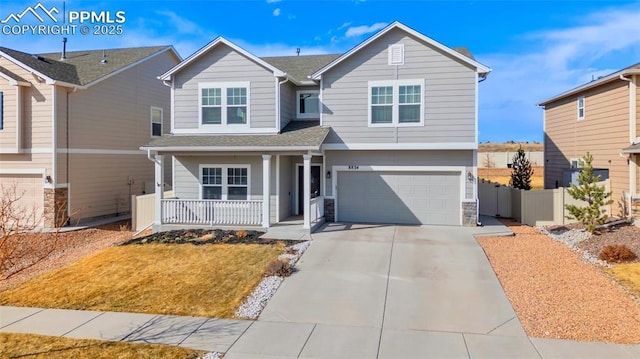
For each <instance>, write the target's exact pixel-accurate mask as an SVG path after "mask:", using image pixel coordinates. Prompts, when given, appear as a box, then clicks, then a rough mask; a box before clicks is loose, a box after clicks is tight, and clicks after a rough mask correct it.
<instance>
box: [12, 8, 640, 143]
mask: <svg viewBox="0 0 640 359" xmlns="http://www.w3.org/2000/svg"><path fill="white" fill-rule="evenodd" d="M42 3H43V4H44V5H45V7H47V8H51V7H52V6H55V7H57V8H58V9H60V10H62V3H63V2H62V1H61V0H60V1H42ZM35 4H37V1H36V0H27V1H25V0H22V1H13V0H2V2H1V3H0V18H2V19H4V18H5V17H6V16H8V15H9V14H10V13H14V12H16V13H19V12H22V11H23V10H24V9H25V7H26V6H28V5H31V6H34V5H35ZM65 4H66V9H67V10H75V11H81V10H83V11H96V12H100V11H110V12H112V13H115V12H116V11H119V10H121V11H124V12H125V17H126V19H125V21H124V23H123V24H122V30H123V34H122V35H100V36H99V35H80V34H77V35H74V36H67V37H69V43H68V49H69V50H70V51H73V50H81V49H102V48H114V47H129V46H146V45H164V44H171V45H173V46H174V47H175V48H176V49H177V50H178V52H179V53H180V54H181V55H182V57H187V56H189V55H190V54H191V53H193V52H194V51H195V50H197V49H198V48H200V47H202V46H204V45H206V44H207V43H208V42H209V41H211V40H213V39H214V38H215V37H216V36H219V35H221V36H224V37H226V38H227V39H230V40H231V41H234V42H235V43H237V44H239V45H241V46H242V47H244V48H246V49H247V50H249V51H251V52H253V53H255V54H256V55H258V56H270V55H295V49H296V48H301V54H307V55H309V54H319V53H342V52H345V51H347V50H349V49H350V48H352V47H353V46H355V45H357V44H358V43H360V42H362V41H363V40H365V39H366V38H367V37H369V36H371V35H372V34H373V33H375V31H377V30H379V29H380V28H382V27H384V26H385V25H387V24H389V23H390V22H393V21H395V20H398V21H400V22H403V23H405V24H406V25H408V26H410V27H412V28H414V29H416V30H417V31H420V32H421V33H423V34H425V35H427V36H429V37H431V38H433V39H435V40H437V41H439V42H441V43H443V44H445V45H447V46H450V47H457V46H466V47H468V48H469V49H470V50H471V52H472V53H473V54H474V56H475V57H476V60H478V61H480V62H481V63H483V64H485V65H487V66H489V67H491V68H492V69H493V72H492V73H491V75H490V76H489V78H488V80H487V81H485V82H483V83H482V84H481V85H480V102H479V116H480V135H479V136H480V141H481V142H484V141H508V140H516V141H520V140H522V141H541V140H542V138H543V133H542V131H543V129H542V110H540V109H538V108H537V107H536V106H535V104H536V103H537V102H538V101H540V100H544V99H546V98H548V97H550V96H553V95H555V94H558V93H560V92H563V91H565V90H568V89H570V88H572V87H575V86H577V85H580V84H583V83H585V82H588V81H590V80H591V79H592V78H593V77H597V76H600V75H604V74H607V73H611V72H614V71H617V70H619V69H621V68H623V67H626V66H629V65H632V64H635V63H637V62H640V35H639V34H640V2H637V1H482V0H476V1H382V0H380V1H375V0H343V1H290V0H281V1H278V0H261V1H257V0H256V1H212V0H199V1H178V0H174V1H79V0H78V1H74V0H68V1H66V3H65ZM62 37H63V35H36V36H30V35H0V45H1V46H6V47H10V48H14V49H17V50H21V51H25V52H33V53H42V52H52V51H59V50H60V48H61V38H62Z"/></svg>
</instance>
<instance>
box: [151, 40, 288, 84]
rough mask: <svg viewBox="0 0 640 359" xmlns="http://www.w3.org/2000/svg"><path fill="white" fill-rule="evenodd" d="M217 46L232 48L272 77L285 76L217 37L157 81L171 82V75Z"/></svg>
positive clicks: (254, 56)
mask: <svg viewBox="0 0 640 359" xmlns="http://www.w3.org/2000/svg"><path fill="white" fill-rule="evenodd" d="M219 44H224V45H227V46H229V47H230V48H232V49H233V50H235V51H237V52H238V53H240V54H242V55H244V56H246V57H247V58H249V59H251V60H252V61H253V62H255V63H257V64H259V65H260V66H262V67H264V68H266V69H269V70H270V71H272V72H273V74H274V76H280V77H284V76H285V75H286V74H285V73H284V72H283V71H281V70H279V69H277V68H275V67H273V65H271V64H269V63H267V62H266V61H264V60H262V59H261V58H259V57H257V56H256V55H254V54H252V53H250V52H249V51H247V50H245V49H243V48H241V47H240V46H238V45H236V44H234V43H233V42H231V41H229V40H227V39H225V38H224V37H222V36H219V37H217V38H215V39H214V40H213V41H211V42H210V43H208V44H207V45H205V46H204V47H202V48H200V50H198V51H196V52H194V53H193V54H192V55H191V56H189V57H187V58H186V59H184V60H183V61H182V62H180V63H179V64H177V65H176V66H174V67H173V68H171V69H170V70H169V71H167V72H165V73H164V74H162V75H160V76H158V79H160V80H171V76H172V75H173V74H175V73H176V72H178V71H180V70H181V69H182V68H184V67H185V66H187V65H188V64H190V63H192V62H193V61H195V60H196V59H198V58H199V57H200V56H201V55H203V54H205V53H207V52H209V50H211V49H213V48H214V47H216V46H218V45H219Z"/></svg>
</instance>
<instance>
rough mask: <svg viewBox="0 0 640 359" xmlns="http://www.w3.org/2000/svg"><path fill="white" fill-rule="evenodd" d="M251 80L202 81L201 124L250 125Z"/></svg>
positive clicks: (200, 86) (200, 87)
mask: <svg viewBox="0 0 640 359" xmlns="http://www.w3.org/2000/svg"><path fill="white" fill-rule="evenodd" d="M249 88H250V84H249V82H219V83H201V84H200V85H199V90H200V91H199V92H200V125H201V126H211V125H248V124H249Z"/></svg>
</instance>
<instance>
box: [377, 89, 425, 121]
mask: <svg viewBox="0 0 640 359" xmlns="http://www.w3.org/2000/svg"><path fill="white" fill-rule="evenodd" d="M423 124H424V80H398V81H370V82H369V126H372V127H376V126H381V127H388V126H421V125H423Z"/></svg>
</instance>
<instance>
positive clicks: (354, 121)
mask: <svg viewBox="0 0 640 359" xmlns="http://www.w3.org/2000/svg"><path fill="white" fill-rule="evenodd" d="M489 71H490V69H489V68H487V67H485V66H484V65H482V64H480V63H478V62H476V61H475V60H474V59H473V58H472V57H471V55H470V54H469V52H468V51H466V49H461V50H459V51H456V50H453V49H451V48H448V47H446V46H444V45H442V44H440V43H438V42H436V41H434V40H432V39H430V38H429V37H427V36H425V35H423V34H420V33H418V32H416V31H415V30H413V29H410V28H409V27H407V26H405V25H403V24H400V23H397V22H395V23H393V24H391V25H389V26H387V27H386V28H385V29H383V30H381V31H380V32H379V33H377V34H375V35H374V36H372V37H371V38H369V39H368V40H366V41H364V42H363V43H361V44H360V45H358V46H356V47H354V48H353V49H351V50H349V51H348V52H346V53H344V54H338V55H313V56H290V57H265V58H259V57H257V56H255V55H253V54H251V53H249V52H247V51H245V50H243V49H242V48H240V47H238V46H237V45H235V44H233V43H232V42H230V41H228V40H226V39H224V38H221V37H220V38H217V39H215V40H214V41H212V42H211V43H209V44H208V45H206V46H205V47H203V48H202V49H200V50H199V51H197V52H196V53H194V54H193V55H191V56H190V57H189V58H187V59H185V60H184V61H183V62H181V63H180V64H179V65H177V66H176V67H174V68H173V69H171V70H169V71H168V72H167V73H165V74H164V75H162V76H160V79H161V80H163V81H165V82H166V83H168V84H169V85H170V86H171V88H172V107H171V135H166V136H163V137H162V138H159V139H156V140H153V141H151V143H150V144H148V145H146V146H144V147H143V149H145V150H147V151H149V156H150V157H152V156H155V160H156V173H157V174H158V175H157V177H156V185H157V186H160V185H161V178H160V177H161V176H160V174H161V173H162V171H163V170H162V166H163V165H164V163H168V162H169V160H171V165H172V167H173V175H174V178H173V184H174V186H173V189H174V194H175V198H171V199H163V198H161V194H160V193H161V192H162V191H159V192H157V193H158V194H157V201H156V208H157V210H156V216H157V218H156V223H155V224H156V229H158V228H159V227H160V226H162V225H167V224H182V225H184V224H187V225H197V224H200V225H220V224H236V225H238V224H240V225H261V226H263V227H269V226H270V225H272V224H276V223H278V222H281V221H283V220H285V219H287V218H288V217H291V216H295V215H303V219H304V220H303V228H304V229H312V227H314V226H315V225H317V224H319V223H321V222H322V221H323V220H327V221H340V222H370V223H408V224H446V225H462V224H466V225H475V224H476V220H477V218H476V216H477V200H476V198H477V183H476V180H475V178H476V169H477V168H476V167H477V165H476V151H477V148H478V140H477V134H478V130H477V125H478V116H477V98H478V97H477V93H478V82H480V81H481V80H483V79H485V78H486V76H487V74H488V73H489Z"/></svg>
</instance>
